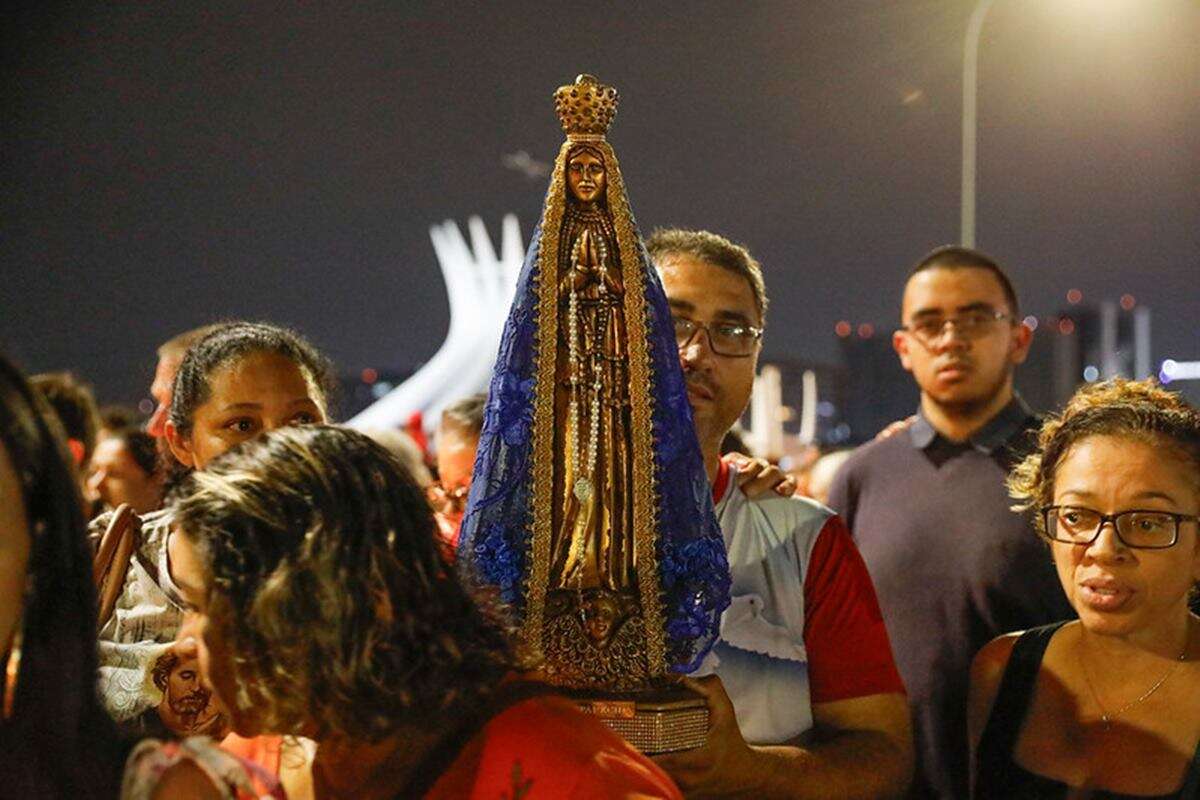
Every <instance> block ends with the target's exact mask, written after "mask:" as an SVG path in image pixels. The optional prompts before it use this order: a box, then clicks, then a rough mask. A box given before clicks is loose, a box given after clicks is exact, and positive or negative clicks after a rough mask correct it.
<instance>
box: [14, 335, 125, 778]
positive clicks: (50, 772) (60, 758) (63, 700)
mask: <svg viewBox="0 0 1200 800" xmlns="http://www.w3.org/2000/svg"><path fill="white" fill-rule="evenodd" d="M51 414H52V412H50V411H49V409H48V407H46V406H45V405H44V404H43V403H42V401H41V400H40V399H39V398H36V397H35V396H34V394H33V392H32V391H31V390H30V388H29V384H28V383H27V382H26V380H25V379H24V378H23V377H22V376H21V374H20V372H18V371H17V370H16V369H15V368H14V367H13V366H12V365H11V364H9V363H8V361H6V360H5V359H4V358H3V357H0V664H3V665H4V667H5V669H4V675H5V681H4V687H3V698H2V708H3V717H2V718H0V795H3V796H4V797H21V798H60V797H71V798H111V797H114V796H115V795H116V792H117V787H118V786H119V781H120V771H121V765H122V762H123V760H124V756H125V752H126V751H127V749H128V748H127V747H126V746H124V745H123V744H122V743H121V741H120V740H118V739H117V737H116V736H115V735H114V734H115V731H114V728H113V725H112V723H111V721H110V720H109V719H108V717H107V716H106V715H105V713H104V711H103V710H102V709H101V707H100V704H99V702H98V701H97V698H96V651H95V641H96V627H95V616H96V600H95V596H94V592H93V590H92V578H91V567H92V562H91V558H90V555H89V553H88V549H87V545H86V542H85V538H84V531H85V528H84V518H83V510H82V509H83V506H82V502H81V499H80V495H79V487H78V484H77V483H76V480H75V474H74V469H73V465H72V464H71V462H70V455H69V454H68V452H67V451H66V449H65V447H66V446H65V436H64V435H63V434H62V432H61V430H60V429H58V428H57V420H56V419H52V418H51V416H50V415H51Z"/></svg>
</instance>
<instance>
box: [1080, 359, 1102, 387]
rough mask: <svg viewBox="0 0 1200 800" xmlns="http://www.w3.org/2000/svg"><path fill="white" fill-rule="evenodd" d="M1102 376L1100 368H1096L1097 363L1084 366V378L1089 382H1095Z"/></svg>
mask: <svg viewBox="0 0 1200 800" xmlns="http://www.w3.org/2000/svg"><path fill="white" fill-rule="evenodd" d="M1099 377H1100V370H1098V369H1096V367H1095V365H1093V364H1088V365H1087V366H1086V367H1084V368H1083V379H1084V380H1085V381H1087V382H1088V383H1094V382H1095V381H1096V379H1097V378H1099Z"/></svg>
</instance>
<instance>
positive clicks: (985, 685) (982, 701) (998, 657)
mask: <svg viewBox="0 0 1200 800" xmlns="http://www.w3.org/2000/svg"><path fill="white" fill-rule="evenodd" d="M1068 624H1069V623H1068ZM1062 626H1063V623H1055V624H1053V625H1045V626H1042V627H1040V628H1031V629H1030V630H1027V631H1013V632H1012V633H1005V634H1003V635H1001V636H997V637H996V638H995V639H992V640H991V641H990V642H988V643H987V644H985V645H984V646H983V647H981V648H980V649H979V652H978V653H976V654H975V658H974V659H973V660H972V661H971V683H970V689H969V692H968V698H967V722H968V728H969V729H970V731H971V737H972V740H973V741H978V739H979V736H980V735H981V734H982V732H983V727H984V725H985V724H986V722H987V719H988V717H989V716H990V715H991V711H992V706H993V704H994V703H995V701H996V695H997V693H998V692H999V691H1000V684H1001V682H1002V681H1003V679H1004V673H1005V671H1006V670H1007V669H1008V666H1009V664H1010V663H1011V662H1012V656H1013V652H1014V651H1015V650H1016V648H1017V644H1018V643H1019V642H1021V640H1022V639H1027V638H1030V637H1036V638H1044V639H1046V640H1047V641H1048V640H1049V638H1050V637H1052V636H1053V635H1054V634H1055V632H1057V631H1058V629H1059V628H1061V627H1062Z"/></svg>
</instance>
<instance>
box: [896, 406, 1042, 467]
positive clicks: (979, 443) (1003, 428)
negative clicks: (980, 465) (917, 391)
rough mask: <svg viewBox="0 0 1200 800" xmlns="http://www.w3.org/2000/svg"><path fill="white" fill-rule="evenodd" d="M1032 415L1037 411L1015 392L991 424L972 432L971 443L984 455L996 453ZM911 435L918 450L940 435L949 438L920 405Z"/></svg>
mask: <svg viewBox="0 0 1200 800" xmlns="http://www.w3.org/2000/svg"><path fill="white" fill-rule="evenodd" d="M1032 418H1034V414H1033V411H1032V410H1030V408H1029V406H1028V405H1026V404H1025V401H1024V400H1023V399H1022V398H1021V396H1020V395H1019V394H1017V393H1015V392H1014V393H1013V399H1012V401H1010V402H1009V403H1008V405H1006V406H1004V408H1002V409H1000V412H999V413H997V414H996V416H994V417H992V418H991V419H990V420H988V421H987V424H985V425H984V426H983V427H982V428H980V429H979V430H977V431H975V433H973V434H971V437H970V438H969V439H968V440H967V444H969V445H970V446H971V447H972V448H974V449H975V450H977V451H978V452H980V453H983V454H984V455H992V454H993V453H994V452H996V450H997V449H999V448H1000V447H1003V446H1004V445H1005V444H1007V443H1008V441H1009V440H1010V439H1012V438H1013V436H1015V435H1016V434H1017V433H1018V432H1020V431H1021V430H1022V429H1023V428H1025V427H1026V426H1027V423H1028V422H1029V420H1030V419H1032ZM908 436H909V439H910V440H911V441H912V444H913V447H916V448H917V449H918V450H924V449H926V448H927V447H929V446H930V445H932V444H934V443H935V441H936V440H938V439H941V440H943V441H945V442H949V440H948V439H946V438H945V437H944V436H942V435H941V434H940V433H938V432H937V429H935V428H934V427H933V424H932V423H930V421H929V418H928V417H926V416H925V411H924V410H923V409H920V408H918V409H917V417H916V419H915V420H913V424H912V426H911V427H909V429H908Z"/></svg>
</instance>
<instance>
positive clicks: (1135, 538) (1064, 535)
mask: <svg viewBox="0 0 1200 800" xmlns="http://www.w3.org/2000/svg"><path fill="white" fill-rule="evenodd" d="M1198 520H1200V517H1197V516H1194V515H1189V514H1175V513H1173V512H1171V511H1142V510H1138V509H1131V510H1129V511H1121V512H1118V513H1116V514H1101V513H1100V512H1099V511H1093V510H1092V509H1090V508H1080V507H1078V506H1046V507H1045V508H1043V509H1042V521H1043V522H1044V523H1045V526H1046V527H1045V530H1046V535H1047V536H1048V537H1050V538H1051V539H1053V540H1054V541H1056V542H1065V543H1066V544H1091V543H1092V542H1094V541H1096V539H1097V538H1099V536H1100V529H1101V528H1103V527H1104V525H1105V524H1106V523H1109V522H1111V523H1112V525H1113V529H1114V530H1116V532H1117V538H1118V539H1120V540H1121V543H1122V544H1124V545H1125V546H1126V547H1132V548H1135V549H1139V550H1165V549H1166V548H1168V547H1173V546H1174V545H1175V543H1176V542H1178V541H1179V526H1180V525H1182V524H1183V523H1185V522H1196V521H1198Z"/></svg>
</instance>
